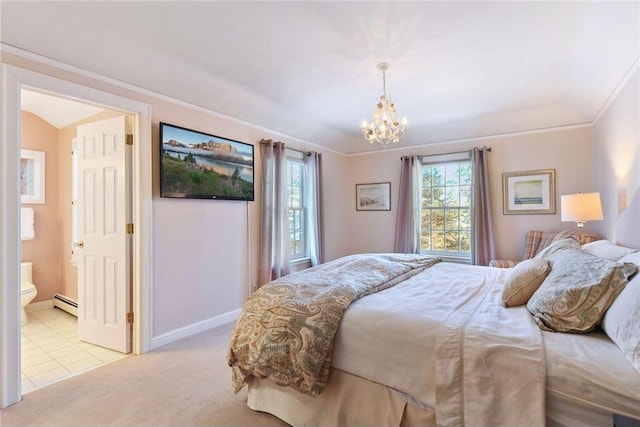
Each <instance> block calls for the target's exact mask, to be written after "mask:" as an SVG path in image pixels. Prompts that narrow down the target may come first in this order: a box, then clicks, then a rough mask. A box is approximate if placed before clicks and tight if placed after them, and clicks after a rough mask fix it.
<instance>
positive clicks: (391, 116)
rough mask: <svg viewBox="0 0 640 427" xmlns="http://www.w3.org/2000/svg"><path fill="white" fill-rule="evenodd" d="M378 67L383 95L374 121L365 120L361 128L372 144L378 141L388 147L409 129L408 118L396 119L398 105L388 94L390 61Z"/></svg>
mask: <svg viewBox="0 0 640 427" xmlns="http://www.w3.org/2000/svg"><path fill="white" fill-rule="evenodd" d="M378 69H379V70H380V71H382V95H380V98H379V100H378V103H377V104H376V109H375V111H374V112H373V121H371V122H370V123H369V122H367V121H366V120H363V121H362V124H361V125H360V128H361V129H362V135H363V136H364V138H365V139H366V140H367V141H368V142H369V143H370V144H373V143H374V142H378V143H380V144H382V146H384V147H386V146H387V145H388V144H389V143H393V144H396V143H397V142H399V141H400V138H402V137H403V136H404V134H405V133H406V131H407V118H406V117H403V118H402V120H398V119H396V106H395V105H394V104H393V102H391V99H390V98H389V97H388V96H387V81H386V73H385V72H386V71H387V70H388V69H389V63H388V62H382V63H380V64H378Z"/></svg>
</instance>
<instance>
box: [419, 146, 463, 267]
mask: <svg viewBox="0 0 640 427" xmlns="http://www.w3.org/2000/svg"><path fill="white" fill-rule="evenodd" d="M422 165H423V166H422V201H421V214H420V220H421V222H420V249H421V252H423V253H428V254H432V255H437V256H442V257H451V258H464V259H471V182H472V174H471V159H470V158H469V156H468V155H467V154H463V155H453V156H451V155H449V156H428V157H423V158H422Z"/></svg>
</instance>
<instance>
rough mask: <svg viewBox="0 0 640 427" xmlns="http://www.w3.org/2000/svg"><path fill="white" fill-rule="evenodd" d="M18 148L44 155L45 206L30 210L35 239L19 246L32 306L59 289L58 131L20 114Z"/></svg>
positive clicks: (25, 241)
mask: <svg viewBox="0 0 640 427" xmlns="http://www.w3.org/2000/svg"><path fill="white" fill-rule="evenodd" d="M21 131H22V148H24V149H29V150H37V151H44V152H45V173H46V176H45V179H46V180H45V204H28V205H27V204H25V205H22V206H24V207H30V208H33V211H34V228H35V238H34V239H33V240H24V241H22V244H21V259H22V261H31V262H32V263H33V283H34V284H35V285H36V289H37V290H38V295H37V296H36V297H35V299H34V300H33V301H32V302H38V301H44V300H49V299H51V297H52V296H53V294H54V293H56V292H58V291H59V289H60V287H59V286H60V259H61V257H60V251H59V246H58V242H59V240H60V236H61V218H60V216H59V213H58V167H57V166H58V130H57V129H56V128H55V127H54V126H51V125H50V124H49V123H47V122H45V121H44V120H42V119H41V118H39V117H38V116H35V115H33V114H31V113H27V112H23V113H22V129H21Z"/></svg>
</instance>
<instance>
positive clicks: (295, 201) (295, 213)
mask: <svg viewBox="0 0 640 427" xmlns="http://www.w3.org/2000/svg"><path fill="white" fill-rule="evenodd" d="M304 174H305V170H304V162H303V159H302V154H301V153H298V152H295V151H292V150H287V199H288V202H289V203H288V204H289V242H290V244H291V260H292V261H295V260H298V259H303V258H308V256H309V252H308V250H307V233H306V224H305V203H304V197H305V192H304V190H305V189H304V181H305V180H304Z"/></svg>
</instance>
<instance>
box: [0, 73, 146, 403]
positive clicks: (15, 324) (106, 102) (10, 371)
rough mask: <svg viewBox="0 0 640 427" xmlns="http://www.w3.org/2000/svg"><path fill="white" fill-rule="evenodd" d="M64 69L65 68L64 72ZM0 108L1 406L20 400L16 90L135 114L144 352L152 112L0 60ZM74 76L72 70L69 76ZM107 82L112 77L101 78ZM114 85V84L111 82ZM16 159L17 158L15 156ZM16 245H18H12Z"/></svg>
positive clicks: (137, 274)
mask: <svg viewBox="0 0 640 427" xmlns="http://www.w3.org/2000/svg"><path fill="white" fill-rule="evenodd" d="M63 74H64V73H63ZM0 75H1V76H2V79H0V84H1V85H2V93H3V96H2V108H1V109H0V128H2V129H3V132H2V133H1V134H0V159H4V163H3V169H4V173H3V174H2V176H0V188H3V189H4V190H5V191H4V195H3V196H4V197H3V198H2V199H1V200H0V217H2V221H0V248H1V250H0V271H2V274H0V313H2V317H3V328H1V329H0V356H1V357H0V382H1V384H0V408H5V407H7V406H10V405H12V404H14V403H17V402H19V401H20V400H21V396H22V393H21V376H20V368H21V362H20V353H21V343H20V290H19V287H18V286H17V284H18V283H20V256H21V254H20V246H21V245H20V235H19V234H20V232H19V228H20V217H19V216H20V208H19V207H20V190H19V186H18V184H17V183H18V182H19V167H18V166H19V164H20V161H19V160H20V144H19V143H18V144H16V141H20V133H21V132H20V128H21V113H20V92H21V89H30V90H36V91H40V92H44V93H48V94H53V95H57V96H61V97H63V98H71V99H75V100H82V101H83V102H86V103H89V104H92V105H98V106H102V107H106V108H110V109H114V110H117V111H121V112H125V113H128V114H132V115H133V116H134V118H135V119H134V129H133V146H132V151H133V159H134V160H133V165H132V169H133V170H132V177H133V180H134V188H133V192H132V194H131V204H132V207H133V223H134V224H135V226H136V227H135V233H134V234H133V235H132V237H131V240H132V242H131V246H132V252H133V261H132V271H131V276H132V282H133V290H132V292H133V296H132V301H133V304H132V306H133V313H135V316H134V321H133V326H132V327H133V332H132V341H133V347H132V350H133V353H134V354H143V353H145V352H147V351H150V350H151V336H152V322H151V295H150V281H151V275H152V274H151V263H150V259H151V247H152V246H151V229H152V224H153V221H152V215H151V196H152V191H151V182H152V178H151V177H152V167H151V153H152V149H151V114H150V113H151V112H150V106H149V105H148V104H146V103H143V102H140V101H137V100H134V99H131V98H125V97H123V96H120V95H115V94H113V93H109V92H104V91H101V90H97V89H93V88H90V87H87V86H83V85H80V84H77V83H73V82H72V81H68V80H62V79H60V78H55V77H52V76H49V75H46V74H41V73H38V72H35V71H32V70H29V69H25V68H21V67H17V66H14V65H8V64H1V65H0ZM70 78H71V79H74V77H73V75H71V76H70ZM105 84H106V85H107V86H108V85H109V84H111V86H114V83H113V82H110V83H105ZM114 87H117V86H114ZM14 159H15V160H14ZM16 248H18V250H15V249H16Z"/></svg>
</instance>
